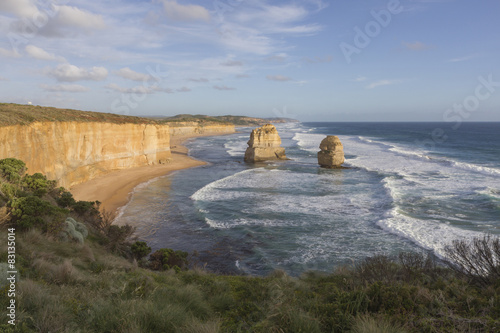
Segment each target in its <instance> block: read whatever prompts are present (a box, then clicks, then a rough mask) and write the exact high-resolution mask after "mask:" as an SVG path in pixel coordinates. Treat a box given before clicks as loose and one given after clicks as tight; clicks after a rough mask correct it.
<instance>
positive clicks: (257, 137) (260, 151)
mask: <svg viewBox="0 0 500 333" xmlns="http://www.w3.org/2000/svg"><path fill="white" fill-rule="evenodd" d="M280 145H281V138H280V136H279V135H278V131H277V130H276V127H274V126H273V125H271V124H267V125H264V126H262V127H259V128H256V129H254V130H253V131H252V134H250V140H249V141H248V148H247V150H246V152H245V162H249V163H254V162H262V161H268V160H286V159H287V158H286V156H285V148H282V147H280Z"/></svg>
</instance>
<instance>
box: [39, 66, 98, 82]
mask: <svg viewBox="0 0 500 333" xmlns="http://www.w3.org/2000/svg"><path fill="white" fill-rule="evenodd" d="M46 72H47V74H48V75H50V76H53V77H55V78H56V79H57V81H62V82H74V81H80V80H91V81H102V80H104V79H106V77H107V76H108V70H107V69H106V68H104V67H95V66H94V67H92V68H90V69H86V68H80V67H77V66H75V65H70V64H60V65H58V66H57V67H56V68H53V69H50V70H48V71H46Z"/></svg>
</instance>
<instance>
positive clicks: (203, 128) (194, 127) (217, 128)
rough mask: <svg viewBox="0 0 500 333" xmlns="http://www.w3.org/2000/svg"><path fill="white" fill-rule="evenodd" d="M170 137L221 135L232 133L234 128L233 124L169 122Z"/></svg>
mask: <svg viewBox="0 0 500 333" xmlns="http://www.w3.org/2000/svg"><path fill="white" fill-rule="evenodd" d="M169 126H170V135H171V136H184V135H193V134H200V135H202V134H221V133H234V132H235V128H234V125H233V124H224V123H221V124H218V123H209V124H200V123H199V122H195V121H193V122H171V123H169Z"/></svg>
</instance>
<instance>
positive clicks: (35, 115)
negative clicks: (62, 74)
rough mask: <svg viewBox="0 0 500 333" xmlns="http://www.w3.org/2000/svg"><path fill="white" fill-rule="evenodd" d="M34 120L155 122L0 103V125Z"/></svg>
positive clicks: (111, 115)
mask: <svg viewBox="0 0 500 333" xmlns="http://www.w3.org/2000/svg"><path fill="white" fill-rule="evenodd" d="M36 121H38V122H45V121H79V122H110V123H116V124H124V123H134V124H145V123H156V121H154V120H152V119H147V118H140V117H133V116H122V115H118V114H113V113H100V112H90V111H78V110H70V109H58V108H53V107H41V106H33V105H21V104H12V103H0V126H7V125H17V124H21V125H26V124H29V123H32V122H36Z"/></svg>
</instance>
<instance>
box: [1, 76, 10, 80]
mask: <svg viewBox="0 0 500 333" xmlns="http://www.w3.org/2000/svg"><path fill="white" fill-rule="evenodd" d="M0 81H10V80H9V79H8V78H6V77H3V76H0Z"/></svg>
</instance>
